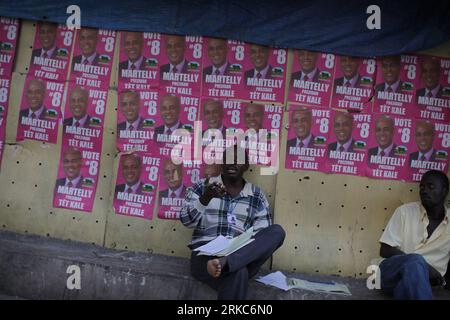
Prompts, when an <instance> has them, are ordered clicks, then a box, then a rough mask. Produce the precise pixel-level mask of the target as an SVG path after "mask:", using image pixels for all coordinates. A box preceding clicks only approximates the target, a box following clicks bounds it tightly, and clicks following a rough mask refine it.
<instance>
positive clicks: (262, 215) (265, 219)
mask: <svg viewBox="0 0 450 320" xmlns="http://www.w3.org/2000/svg"><path fill="white" fill-rule="evenodd" d="M258 191H259V192H258V198H259V201H258V206H257V209H256V214H255V218H254V221H253V231H255V232H257V231H259V230H262V229H264V228H267V227H268V226H270V225H271V224H272V217H271V214H270V208H269V201H267V198H266V195H265V194H264V192H263V191H262V190H261V189H259V190H258Z"/></svg>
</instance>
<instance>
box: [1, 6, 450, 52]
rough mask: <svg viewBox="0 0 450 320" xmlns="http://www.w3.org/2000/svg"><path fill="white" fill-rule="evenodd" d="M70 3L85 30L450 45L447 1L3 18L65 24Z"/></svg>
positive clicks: (16, 11)
mask: <svg viewBox="0 0 450 320" xmlns="http://www.w3.org/2000/svg"><path fill="white" fill-rule="evenodd" d="M71 4H77V5H78V6H80V8H81V12H82V14H81V23H82V25H85V26H92V27H99V28H107V29H113V30H138V31H149V32H162V33H175V34H189V35H205V36H217V37H224V38H228V39H236V40H242V41H248V42H255V43H260V44H266V45H270V46H280V47H288V48H304V49H310V50H319V51H325V52H332V53H340V54H349V55H358V56H380V55H386V54H396V53H402V52H415V51H419V50H424V49H427V48H431V47H434V46H436V45H438V44H441V43H443V42H445V41H447V40H449V39H450V1H448V0H446V1H406V0H398V1H393V0H390V1H388V0H378V1H366V0H347V1H324V0H315V1H314V0H304V1H292V0H291V1H287V0H278V1H273V0H248V1H245V0H233V1H227V0H209V1H208V0H192V1H187V0H185V1H173V0H172V1H171V0H153V1H143V0H122V1H120V0H110V1H94V0H78V1H76V0H58V1H55V0H39V1H36V0H15V1H11V0H9V1H6V0H0V16H6V17H16V18H22V19H29V20H42V19H46V20H50V21H54V22H59V23H65V21H66V19H67V17H68V14H67V13H66V8H67V7H68V6H69V5H71ZM372 4H376V5H378V6H379V7H380V9H381V29H380V30H369V29H368V28H367V27H366V20H367V18H368V17H369V15H368V14H367V13H366V9H367V7H368V6H369V5H372Z"/></svg>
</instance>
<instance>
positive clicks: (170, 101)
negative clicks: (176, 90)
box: [160, 95, 180, 128]
mask: <svg viewBox="0 0 450 320" xmlns="http://www.w3.org/2000/svg"><path fill="white" fill-rule="evenodd" d="M160 114H161V118H162V119H163V121H164V124H165V125H166V126H167V127H168V128H170V127H173V126H174V125H175V124H176V123H177V122H178V119H179V116H180V100H179V99H178V98H177V97H176V96H171V95H169V96H165V97H163V98H162V100H161V105H160Z"/></svg>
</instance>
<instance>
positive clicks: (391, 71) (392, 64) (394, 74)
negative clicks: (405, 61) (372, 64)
mask: <svg viewBox="0 0 450 320" xmlns="http://www.w3.org/2000/svg"><path fill="white" fill-rule="evenodd" d="M381 72H382V73H383V78H384V81H385V82H386V83H387V84H389V85H391V84H393V83H395V82H397V81H398V79H399V76H400V56H389V57H384V58H382V59H381Z"/></svg>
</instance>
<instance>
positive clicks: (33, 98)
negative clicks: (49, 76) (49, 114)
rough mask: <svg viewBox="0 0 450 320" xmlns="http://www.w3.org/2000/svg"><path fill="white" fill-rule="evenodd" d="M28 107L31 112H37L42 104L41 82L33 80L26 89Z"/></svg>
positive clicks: (43, 94) (42, 88)
mask: <svg viewBox="0 0 450 320" xmlns="http://www.w3.org/2000/svg"><path fill="white" fill-rule="evenodd" d="M26 96H27V101H28V106H29V108H30V109H31V110H32V111H37V110H38V109H39V108H40V107H41V106H42V104H43V103H44V98H45V84H44V81H42V80H37V79H33V80H31V81H30V83H29V84H28V89H27V93H26Z"/></svg>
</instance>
